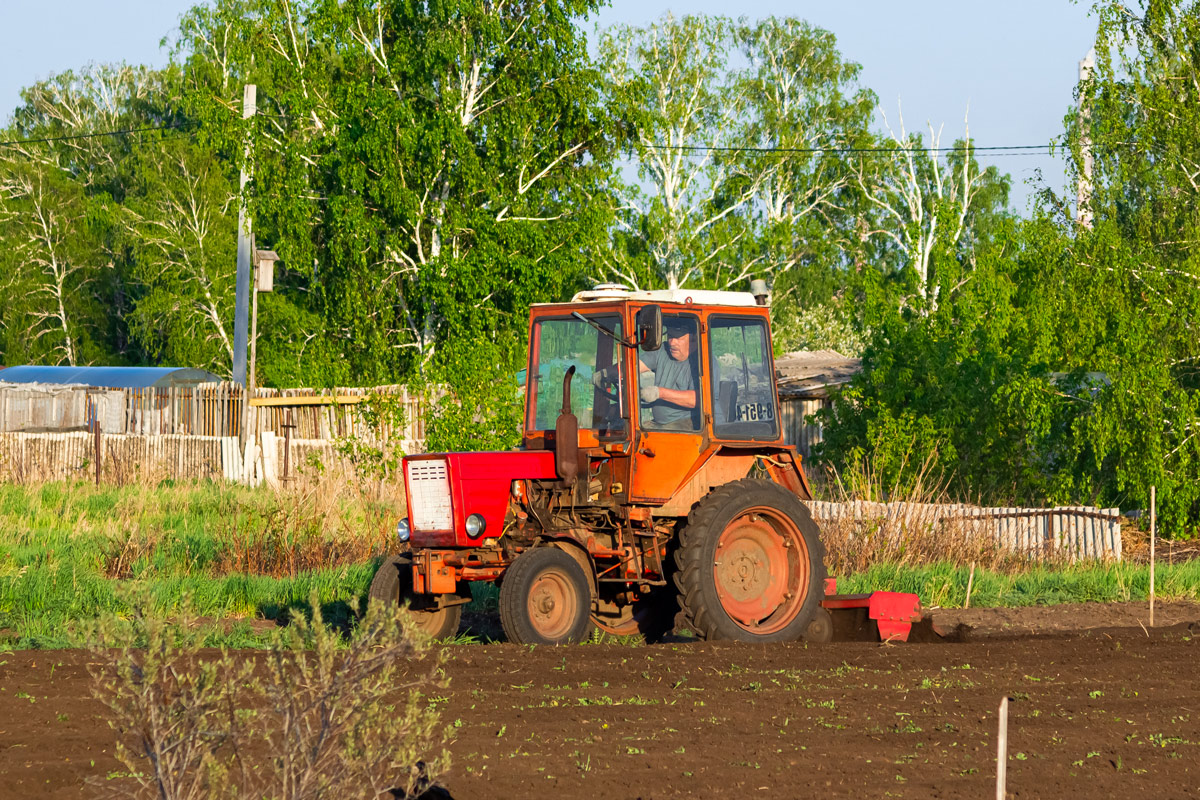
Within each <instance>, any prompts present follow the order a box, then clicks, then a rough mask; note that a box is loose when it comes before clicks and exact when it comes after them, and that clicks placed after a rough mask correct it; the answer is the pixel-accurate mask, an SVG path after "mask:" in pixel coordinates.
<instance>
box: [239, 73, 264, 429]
mask: <svg viewBox="0 0 1200 800" xmlns="http://www.w3.org/2000/svg"><path fill="white" fill-rule="evenodd" d="M257 105H258V87H256V86H255V85H254V84H253V83H248V84H246V87H245V88H244V89H243V90H242V119H250V118H251V117H253V116H254V114H255V112H256V110H257ZM244 153H245V162H246V163H244V164H243V165H242V175H241V181H240V184H239V185H240V187H241V205H240V206H239V207H238V242H237V298H236V302H235V304H234V311H233V381H234V383H240V384H241V385H242V435H241V440H242V444H243V446H245V444H246V443H247V442H248V441H249V440H248V438H247V437H248V436H249V435H250V432H249V430H248V427H249V422H250V398H249V395H248V393H247V391H246V390H247V387H246V340H247V339H248V338H249V337H248V334H249V331H248V328H249V321H250V320H249V319H248V317H249V310H250V309H249V308H248V306H249V304H250V268H251V264H250V261H251V259H252V258H253V255H254V253H253V249H254V246H253V244H252V242H251V238H250V236H251V231H250V217H249V215H248V214H247V213H246V184H247V182H249V180H250V176H249V175H248V174H247V172H246V168H247V167H248V166H249V161H250V136H249V134H247V136H246V149H245V151H244Z"/></svg>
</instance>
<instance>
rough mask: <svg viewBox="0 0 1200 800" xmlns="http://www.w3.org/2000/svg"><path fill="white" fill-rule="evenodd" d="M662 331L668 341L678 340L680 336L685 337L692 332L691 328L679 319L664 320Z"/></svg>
mask: <svg viewBox="0 0 1200 800" xmlns="http://www.w3.org/2000/svg"><path fill="white" fill-rule="evenodd" d="M663 329H664V332H665V333H666V336H667V338H668V339H678V338H679V337H680V336H687V335H688V334H689V333H691V332H692V326H691V325H690V324H689V323H687V322H686V321H684V320H681V319H668V320H666V321H665V322H664V324H663Z"/></svg>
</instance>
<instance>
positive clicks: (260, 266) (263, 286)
mask: <svg viewBox="0 0 1200 800" xmlns="http://www.w3.org/2000/svg"><path fill="white" fill-rule="evenodd" d="M278 260H279V256H278V255H277V254H276V253H275V251H274V250H255V251H254V263H255V266H256V267H257V269H256V271H255V272H256V276H255V282H254V288H255V289H257V290H258V291H260V292H270V291H272V290H273V289H274V288H275V262H276V261H278Z"/></svg>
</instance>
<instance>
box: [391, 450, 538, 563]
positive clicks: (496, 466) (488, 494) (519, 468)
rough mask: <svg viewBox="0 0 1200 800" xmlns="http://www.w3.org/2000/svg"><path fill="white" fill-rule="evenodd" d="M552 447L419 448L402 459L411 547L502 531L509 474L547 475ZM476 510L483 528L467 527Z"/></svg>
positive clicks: (463, 542) (473, 540)
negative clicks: (476, 532)
mask: <svg viewBox="0 0 1200 800" xmlns="http://www.w3.org/2000/svg"><path fill="white" fill-rule="evenodd" d="M556 477H558V475H557V473H556V472H555V470H554V453H553V452H552V451H549V450H510V451H506V452H502V453H423V454H421V455H419V456H410V457H408V458H406V459H404V489H405V493H406V498H407V503H408V519H409V527H410V529H411V531H412V538H411V542H412V544H413V546H414V547H473V546H475V545H478V544H480V543H481V542H482V541H483V540H484V539H485V538H495V537H498V536H500V534H501V533H502V532H503V531H504V517H505V514H506V513H507V511H508V503H509V498H510V497H511V496H512V482H513V481H515V480H523V479H524V480H530V479H532V480H553V479H555V478H556ZM471 514H479V515H480V516H481V517H483V519H484V529H483V530H482V531H481V532H480V533H479V535H478V536H470V535H469V534H468V533H467V527H466V525H467V517H468V516H470V515H471Z"/></svg>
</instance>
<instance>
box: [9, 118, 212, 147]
mask: <svg viewBox="0 0 1200 800" xmlns="http://www.w3.org/2000/svg"><path fill="white" fill-rule="evenodd" d="M187 124H188V123H186V122H176V123H172V124H171V125H158V126H156V127H153V128H126V129H125V130H120V131H98V132H95V133H76V134H72V135H70V136H45V137H42V138H40V139H10V140H8V141H0V147H15V146H17V145H20V144H44V143H46V142H67V141H73V140H76V139H96V138H99V137H102V136H124V135H126V134H133V133H151V132H153V131H167V130H173V129H175V128H182V127H183V126H185V125H187Z"/></svg>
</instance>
